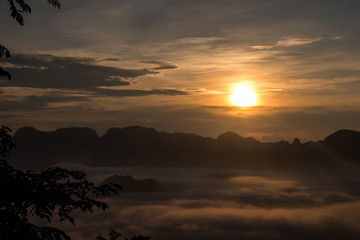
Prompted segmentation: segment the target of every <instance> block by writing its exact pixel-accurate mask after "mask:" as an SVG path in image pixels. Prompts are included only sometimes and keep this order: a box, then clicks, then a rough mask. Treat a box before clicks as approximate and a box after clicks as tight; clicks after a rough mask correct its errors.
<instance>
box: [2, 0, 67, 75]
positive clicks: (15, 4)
mask: <svg viewBox="0 0 360 240" xmlns="http://www.w3.org/2000/svg"><path fill="white" fill-rule="evenodd" d="M7 2H8V4H9V7H10V16H11V17H12V18H14V19H15V20H16V21H17V22H18V23H19V24H20V25H22V26H23V25H24V16H23V15H24V14H25V13H31V7H30V5H29V4H28V3H27V1H26V0H15V1H14V0H7ZM47 2H48V3H49V4H51V5H52V6H54V7H55V8H58V9H59V8H60V7H61V3H60V2H59V1H58V0H47ZM3 55H5V57H6V58H9V57H10V56H11V55H10V51H9V50H8V49H7V48H6V47H5V46H3V45H1V44H0V60H1V57H2V56H3ZM0 77H7V78H8V79H9V80H10V79H11V74H10V73H9V72H8V71H5V70H4V69H3V68H2V67H0Z"/></svg>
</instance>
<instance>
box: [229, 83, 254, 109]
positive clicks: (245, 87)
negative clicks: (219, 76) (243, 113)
mask: <svg viewBox="0 0 360 240" xmlns="http://www.w3.org/2000/svg"><path fill="white" fill-rule="evenodd" d="M230 100H231V103H232V104H233V105H235V106H238V107H251V106H255V105H256V104H257V95H256V92H255V91H254V90H253V89H252V88H251V86H250V85H249V84H246V83H242V84H239V85H237V86H236V87H235V88H234V90H233V91H232V94H231V97H230Z"/></svg>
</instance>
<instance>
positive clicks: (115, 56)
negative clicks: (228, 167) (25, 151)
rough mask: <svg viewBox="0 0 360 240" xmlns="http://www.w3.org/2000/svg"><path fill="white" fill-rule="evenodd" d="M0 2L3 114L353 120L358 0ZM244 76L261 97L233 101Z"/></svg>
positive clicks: (309, 126)
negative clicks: (21, 7) (15, 8)
mask: <svg viewBox="0 0 360 240" xmlns="http://www.w3.org/2000/svg"><path fill="white" fill-rule="evenodd" d="M29 3H30V5H31V7H32V13H31V14H30V15H26V16H25V25H24V26H20V25H19V24H17V23H16V21H15V20H13V19H12V18H11V17H10V12H9V7H8V3H7V2H6V1H1V2H0V13H1V14H0V26H1V28H0V34H1V39H0V40H1V42H0V43H1V44H2V45H5V46H6V47H7V48H9V50H10V51H11V53H12V56H11V58H9V59H6V60H5V59H1V61H0V65H1V67H3V68H4V69H6V70H8V71H9V72H11V74H12V79H11V80H10V81H9V80H7V79H5V78H2V79H0V100H1V101H0V122H1V124H3V125H8V126H9V127H11V128H13V129H15V130H16V129H17V128H19V127H22V126H34V127H36V128H37V129H39V130H54V129H56V128H60V127H70V126H81V127H82V126H86V127H91V128H94V129H96V130H97V132H98V133H99V134H100V135H102V134H104V133H105V132H106V130H107V129H109V128H110V127H125V126H130V125H141V126H146V127H154V128H156V129H157V130H159V131H168V132H190V133H197V134H200V135H203V136H211V137H216V136H218V135H219V134H221V133H223V132H225V131H229V130H230V131H234V132H237V133H238V134H240V135H242V136H253V137H255V138H257V139H260V140H266V141H276V140H279V139H286V140H290V139H292V138H294V137H299V138H300V139H301V140H302V141H307V140H320V139H323V138H325V137H326V136H327V135H329V134H330V133H332V132H334V131H336V130H338V129H344V128H346V129H353V130H360V126H359V124H358V123H359V122H360V98H359V91H360V79H359V76H360V66H359V60H360V49H359V47H358V46H359V44H360V31H359V30H360V25H359V24H358V23H359V22H360V15H359V14H358V12H359V9H360V2H359V1H357V0H344V1H337V0H326V1H325V0H316V1H308V0H271V1H269V0H223V1H219V0H216V1H215V0H206V1H205V0H192V1H189V0H182V1H179V0H146V1H144V0H142V1H141V0H104V1H97V0H76V1H75V0H62V1H61V3H62V7H61V9H60V10H58V9H55V8H52V6H50V5H49V4H47V2H46V1H29ZM244 82H245V83H247V84H249V85H251V86H252V88H253V89H254V90H255V91H256V93H257V98H258V104H257V105H256V106H252V107H237V106H234V105H233V104H232V103H231V101H230V98H231V93H232V91H233V89H234V87H235V86H237V84H240V83H244Z"/></svg>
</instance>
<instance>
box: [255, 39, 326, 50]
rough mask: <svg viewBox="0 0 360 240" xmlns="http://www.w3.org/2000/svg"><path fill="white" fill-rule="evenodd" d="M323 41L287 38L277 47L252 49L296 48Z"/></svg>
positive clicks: (268, 46)
mask: <svg viewBox="0 0 360 240" xmlns="http://www.w3.org/2000/svg"><path fill="white" fill-rule="evenodd" d="M321 40H323V38H285V39H283V40H279V41H278V42H277V43H276V44H275V45H255V46H252V47H251V48H252V49H255V50H266V49H271V48H274V47H296V46H302V45H308V44H311V43H314V42H319V41H321Z"/></svg>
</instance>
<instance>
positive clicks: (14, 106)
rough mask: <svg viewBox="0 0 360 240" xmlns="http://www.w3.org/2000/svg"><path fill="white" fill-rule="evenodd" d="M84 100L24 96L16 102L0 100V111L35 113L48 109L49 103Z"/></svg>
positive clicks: (73, 97) (83, 98)
mask: <svg viewBox="0 0 360 240" xmlns="http://www.w3.org/2000/svg"><path fill="white" fill-rule="evenodd" d="M85 100H86V98H85V97H80V96H26V97H23V98H21V99H18V100H2V101H1V102H0V109H1V110H2V111H6V112H12V111H36V110H40V109H43V108H50V107H48V104H50V103H65V102H76V101H85ZM74 107H75V106H74Z"/></svg>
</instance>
